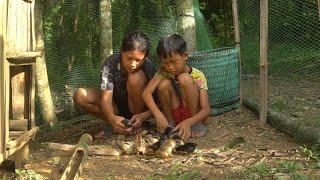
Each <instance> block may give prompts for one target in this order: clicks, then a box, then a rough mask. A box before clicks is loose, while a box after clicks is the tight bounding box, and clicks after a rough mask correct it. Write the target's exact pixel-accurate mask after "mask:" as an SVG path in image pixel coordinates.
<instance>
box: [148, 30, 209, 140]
mask: <svg viewBox="0 0 320 180" xmlns="http://www.w3.org/2000/svg"><path fill="white" fill-rule="evenodd" d="M157 53H158V56H159V58H160V61H161V65H160V66H159V67H160V68H159V70H158V71H157V73H156V75H155V76H154V77H153V78H152V79H151V80H150V82H149V83H148V85H147V86H146V88H145V89H144V91H143V94H142V97H143V100H144V102H145V104H146V105H147V106H148V107H149V110H150V111H151V112H152V114H153V115H154V117H155V120H156V125H157V130H158V131H160V132H164V130H165V128H166V127H168V126H175V128H174V129H173V131H175V130H179V136H180V137H181V138H182V139H184V140H186V139H188V138H189V137H200V136H204V135H205V134H206V128H205V126H204V125H203V124H202V121H204V120H206V119H207V118H208V116H209V113H210V110H211V107H210V104H209V99H208V86H207V80H206V77H205V75H204V74H203V72H201V71H200V70H198V69H196V68H194V67H191V66H189V65H188V64H187V60H188V52H187V45H186V42H185V40H184V39H183V38H182V37H181V36H179V35H177V34H172V35H167V36H165V37H163V38H161V39H160V41H159V43H158V46H157ZM155 91H157V96H158V100H159V101H160V104H161V108H162V111H161V110H160V109H159V108H158V106H157V105H156V103H155V101H154V99H153V97H152V93H153V92H155Z"/></svg>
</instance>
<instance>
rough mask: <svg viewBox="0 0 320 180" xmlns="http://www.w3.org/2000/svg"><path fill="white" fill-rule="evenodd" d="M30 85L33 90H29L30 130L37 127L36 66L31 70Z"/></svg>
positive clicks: (33, 65)
mask: <svg viewBox="0 0 320 180" xmlns="http://www.w3.org/2000/svg"><path fill="white" fill-rule="evenodd" d="M30 74H31V75H30V85H31V89H30V90H29V97H30V98H29V107H30V108H29V122H28V130H30V129H32V128H33V127H35V126H36V118H35V112H36V111H35V102H36V64H35V63H34V64H32V66H31V69H30Z"/></svg>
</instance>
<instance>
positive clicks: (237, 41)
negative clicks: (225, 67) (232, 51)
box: [232, 0, 242, 101]
mask: <svg viewBox="0 0 320 180" xmlns="http://www.w3.org/2000/svg"><path fill="white" fill-rule="evenodd" d="M232 16H233V29H234V42H235V45H236V48H237V49H238V51H239V53H238V60H239V63H238V64H239V85H240V101H242V98H241V97H242V91H241V76H242V68H241V50H240V28H239V13H238V1H237V0H232Z"/></svg>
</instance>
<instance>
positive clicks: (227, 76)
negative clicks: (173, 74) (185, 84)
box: [188, 48, 240, 115]
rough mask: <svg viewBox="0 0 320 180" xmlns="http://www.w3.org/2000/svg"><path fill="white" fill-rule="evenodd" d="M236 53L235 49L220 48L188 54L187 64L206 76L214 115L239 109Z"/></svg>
mask: <svg viewBox="0 0 320 180" xmlns="http://www.w3.org/2000/svg"><path fill="white" fill-rule="evenodd" d="M238 53H239V51H238V50H237V49H236V48H220V49H214V50H206V51H199V52H192V53H191V54H190V58H189V61H188V64H190V65H191V66H194V67H196V68H198V69H200V70H201V71H202V72H203V73H204V74H205V75H206V78H207V81H208V89H210V91H209V100H210V104H211V106H212V114H214V115H217V114H221V113H223V112H226V111H229V110H232V109H235V108H237V107H239V91H240V83H239V61H238Z"/></svg>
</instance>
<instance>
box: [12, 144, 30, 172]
mask: <svg viewBox="0 0 320 180" xmlns="http://www.w3.org/2000/svg"><path fill="white" fill-rule="evenodd" d="M28 157H29V145H28V143H26V144H25V145H24V146H23V147H22V148H21V149H19V150H17V151H16V152H15V153H14V162H15V168H16V169H17V168H23V166H24V165H25V163H26V160H28Z"/></svg>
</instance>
